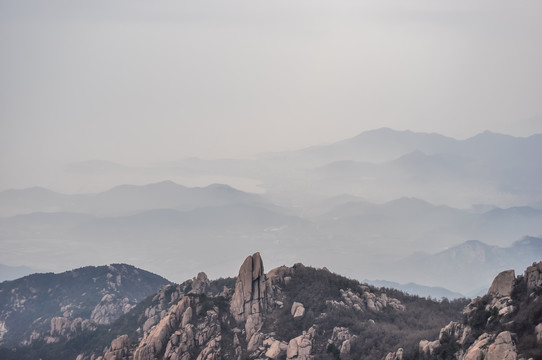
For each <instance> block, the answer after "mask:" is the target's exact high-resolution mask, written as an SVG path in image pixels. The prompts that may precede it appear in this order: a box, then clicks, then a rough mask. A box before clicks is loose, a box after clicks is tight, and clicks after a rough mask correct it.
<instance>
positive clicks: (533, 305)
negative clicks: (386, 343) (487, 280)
mask: <svg viewBox="0 0 542 360" xmlns="http://www.w3.org/2000/svg"><path fill="white" fill-rule="evenodd" d="M541 276H542V262H540V263H537V264H533V265H532V266H530V267H528V268H527V270H526V271H525V273H524V275H520V276H518V277H516V276H515V272H514V270H507V271H503V272H501V273H500V274H498V275H497V276H496V277H495V280H494V281H493V283H492V285H491V287H490V289H489V290H488V293H487V295H485V296H484V297H478V298H476V299H474V300H473V301H472V302H471V303H469V304H468V305H467V306H466V307H465V309H464V311H463V313H464V319H463V321H452V322H451V323H449V324H448V325H447V326H446V327H444V328H443V329H442V330H441V332H440V336H439V339H438V340H435V341H428V340H422V341H421V342H420V343H419V351H420V353H421V354H422V355H423V356H424V357H426V358H429V359H431V358H434V357H435V356H436V354H438V353H441V352H442V351H444V350H443V349H447V350H446V351H449V349H454V352H455V353H454V358H455V359H457V360H502V359H505V360H516V359H519V358H528V357H529V355H525V356H521V353H520V349H518V347H517V346H518V340H519V339H521V338H527V337H533V340H534V341H536V342H538V344H541V345H542V323H540V319H539V318H537V317H536V316H537V314H540V313H542V297H541V296H540V294H541V293H542V278H541ZM518 321H520V322H521V323H518ZM534 341H533V342H530V341H524V342H523V345H524V348H523V349H522V350H523V351H526V352H527V354H533V352H532V351H535V350H534V348H529V346H535V345H534ZM529 344H530V345H529ZM535 353H536V351H535Z"/></svg>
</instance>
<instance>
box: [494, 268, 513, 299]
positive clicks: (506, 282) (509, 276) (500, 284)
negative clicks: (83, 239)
mask: <svg viewBox="0 0 542 360" xmlns="http://www.w3.org/2000/svg"><path fill="white" fill-rule="evenodd" d="M515 281H516V273H515V272H514V270H506V271H503V272H501V273H500V274H499V275H497V277H496V278H495V280H493V283H492V284H491V287H490V288H489V291H488V292H487V293H488V294H489V295H493V296H495V297H502V296H510V295H511V294H512V289H513V288H514V282H515Z"/></svg>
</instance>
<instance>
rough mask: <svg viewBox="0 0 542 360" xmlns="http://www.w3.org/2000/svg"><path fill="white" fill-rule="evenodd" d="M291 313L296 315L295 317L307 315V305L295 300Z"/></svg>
mask: <svg viewBox="0 0 542 360" xmlns="http://www.w3.org/2000/svg"><path fill="white" fill-rule="evenodd" d="M290 313H291V314H292V316H293V317H294V319H297V318H302V317H303V315H305V307H304V306H303V304H302V303H300V302H297V301H294V303H293V304H292V309H291V310H290Z"/></svg>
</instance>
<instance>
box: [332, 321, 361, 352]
mask: <svg viewBox="0 0 542 360" xmlns="http://www.w3.org/2000/svg"><path fill="white" fill-rule="evenodd" d="M355 338H356V335H352V334H350V330H348V328H345V327H334V328H333V334H332V335H331V339H329V340H328V343H329V344H333V345H335V346H336V347H337V349H339V351H340V353H341V355H346V354H350V349H351V346H352V340H354V339H355Z"/></svg>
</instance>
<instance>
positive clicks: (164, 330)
mask: <svg viewBox="0 0 542 360" xmlns="http://www.w3.org/2000/svg"><path fill="white" fill-rule="evenodd" d="M190 305H191V298H190V297H188V296H185V297H183V298H182V300H181V301H179V303H177V305H175V306H174V307H173V308H172V309H171V311H170V313H169V314H168V315H167V316H166V317H164V318H163V319H162V320H160V322H159V323H158V324H157V325H156V326H154V327H153V328H152V329H151V330H150V331H149V332H148V333H147V334H145V336H144V337H143V340H141V342H140V343H139V346H138V347H137V349H136V351H135V353H134V359H135V360H150V359H154V358H155V357H156V356H157V355H158V354H160V353H161V352H162V351H164V348H165V347H166V345H167V344H168V342H169V339H170V337H171V335H172V333H173V332H174V330H175V329H176V328H177V327H178V325H179V322H180V321H181V315H182V314H183V313H184V312H185V311H186V309H187V308H188V307H190Z"/></svg>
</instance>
